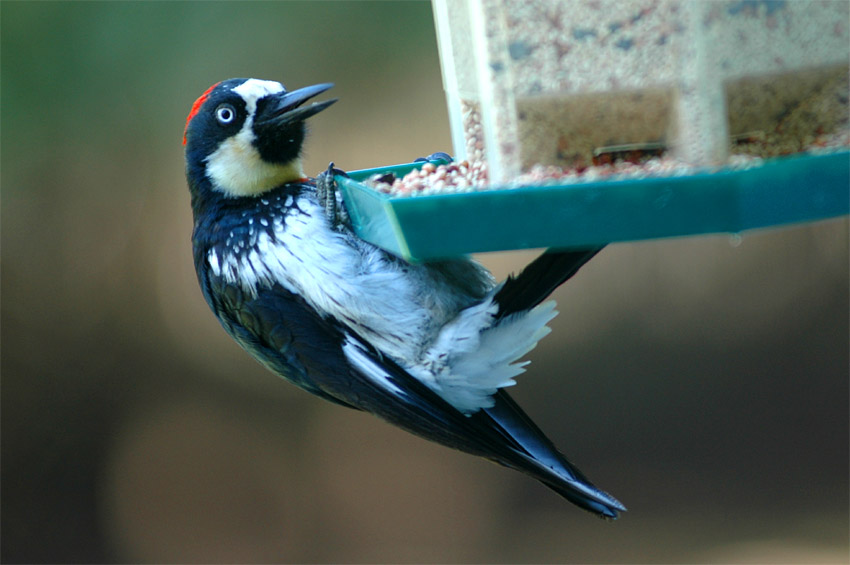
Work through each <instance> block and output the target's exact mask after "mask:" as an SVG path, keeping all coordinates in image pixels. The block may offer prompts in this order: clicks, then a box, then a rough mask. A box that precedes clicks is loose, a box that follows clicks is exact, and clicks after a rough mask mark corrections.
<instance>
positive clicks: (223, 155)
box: [207, 78, 304, 197]
mask: <svg viewBox="0 0 850 565" xmlns="http://www.w3.org/2000/svg"><path fill="white" fill-rule="evenodd" d="M283 90H284V88H283V85H282V84H280V83H279V82H274V81H270V80H257V79H253V78H252V79H249V80H246V81H245V82H243V83H242V84H240V85H239V86H237V87H236V88H234V89H233V91H234V92H236V93H237V94H239V95H240V96H241V97H242V99H243V100H245V109H246V111H247V113H248V117H247V118H245V123H244V124H243V125H242V129H241V130H240V131H239V133H237V134H236V135H234V136H232V137H230V138H229V139H227V140H225V141H224V143H222V144H221V145H220V146H219V148H218V149H216V150H215V152H213V153H212V154H211V155H210V156H209V157H207V176H208V177H209V178H210V180H211V181H212V184H213V187H214V188H215V189H216V190H219V191H220V192H223V193H225V194H226V195H228V196H233V197H238V196H256V195H258V194H262V193H264V192H267V191H269V190H271V189H273V188H275V187H277V186H280V185H281V184H285V183H287V182H292V181H296V180H298V179H301V178H304V171H303V169H302V168H301V160H300V159H294V160H293V161H291V162H289V163H285V164H277V163H267V162H265V161H263V159H262V158H261V157H260V153H259V151H257V148H256V147H254V140H255V139H256V136H255V135H254V130H253V125H254V114H255V113H256V111H257V100H259V99H260V98H262V97H263V96H266V95H269V94H277V93H278V92H281V91H283Z"/></svg>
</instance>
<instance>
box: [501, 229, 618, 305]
mask: <svg viewBox="0 0 850 565" xmlns="http://www.w3.org/2000/svg"><path fill="white" fill-rule="evenodd" d="M603 247H605V246H604V245H603V246H600V247H592V248H588V249H571V250H555V249H550V250H548V251H546V252H545V253H543V254H542V255H541V256H540V257H538V258H537V259H535V260H534V261H532V262H531V263H529V265H528V266H527V267H526V268H525V269H523V270H522V272H521V273H520V274H519V275H517V276H516V277H515V276H513V275H511V276H509V277H508V279H507V280H506V281H505V284H504V285H503V286H502V288H501V289H499V291H498V292H497V293H496V297H495V301H496V303H497V304H498V305H499V312H498V313H497V314H496V318H497V319H499V318H504V317H505V316H510V315H511V314H515V313H517V312H523V311H525V310H530V309H531V308H534V307H535V306H537V305H538V304H540V303H541V302H543V301H544V300H545V299H546V298H547V297H548V296H549V295H550V294H552V292H553V291H554V290H555V289H556V288H558V287H559V286H561V285H562V284H564V283H565V282H566V281H567V280H569V279H570V277H572V276H573V275H574V274H576V272H578V270H579V269H580V268H581V267H582V266H583V265H584V264H585V263H587V262H588V261H590V260H591V259H592V258H593V257H594V256H595V255H596V254H597V253H599V252H600V251H601V250H602V249H603Z"/></svg>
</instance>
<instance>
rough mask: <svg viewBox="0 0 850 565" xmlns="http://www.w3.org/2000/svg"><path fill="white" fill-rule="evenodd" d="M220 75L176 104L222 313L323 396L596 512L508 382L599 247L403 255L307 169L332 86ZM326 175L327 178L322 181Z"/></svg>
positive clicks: (607, 513)
mask: <svg viewBox="0 0 850 565" xmlns="http://www.w3.org/2000/svg"><path fill="white" fill-rule="evenodd" d="M331 86H332V85H331V84H318V85H315V86H310V87H306V88H301V89H298V90H294V91H291V92H290V91H287V90H286V89H285V88H284V86H283V85H282V84H280V83H278V82H273V81H267V80H257V79H231V80H226V81H223V82H219V83H217V84H215V85H213V86H212V87H210V88H209V89H208V90H207V91H206V92H204V93H203V94H202V95H201V97H200V98H198V99H197V101H196V102H195V103H194V105H193V106H192V110H191V112H190V114H189V116H188V118H187V120H186V129H185V132H184V140H183V142H184V144H185V146H186V176H187V180H188V184H189V190H190V193H191V198H192V210H193V213H194V231H193V234H192V244H193V250H194V260H195V269H196V271H197V275H198V281H199V282H200V286H201V289H202V291H203V295H204V298H205V299H206V301H207V303H208V304H209V306H210V308H212V311H213V312H214V313H215V315H216V316H217V317H218V319H219V321H220V322H221V324H222V326H224V329H225V330H226V331H227V333H228V334H230V335H231V336H232V337H233V339H235V340H236V341H237V342H238V343H239V345H241V346H242V347H243V348H244V349H245V350H246V351H248V353H250V354H251V355H253V356H254V357H255V358H256V359H258V360H259V361H260V362H261V363H262V364H263V365H265V366H266V367H267V368H268V369H269V370H271V371H272V372H273V373H275V374H277V375H279V376H281V377H283V378H285V379H287V380H289V381H291V382H293V383H294V384H296V385H298V386H300V387H301V388H304V389H306V390H307V391H309V392H312V393H313V394H316V395H318V396H320V397H322V398H325V399H327V400H330V401H332V402H335V403H337V404H341V405H343V406H347V407H350V408H355V409H358V410H364V411H367V412H371V413H373V414H375V415H377V416H378V417H380V418H383V419H384V420H386V421H388V422H390V423H392V424H394V425H396V426H399V427H401V428H403V429H405V430H407V431H409V432H412V433H414V434H417V435H419V436H422V437H424V438H426V439H429V440H431V441H435V442H438V443H441V444H444V445H447V446H449V447H453V448H456V449H459V450H462V451H466V452H468V453H472V454H475V455H479V456H482V457H485V458H487V459H490V460H492V461H494V462H496V463H499V464H501V465H504V466H507V467H511V468H513V469H516V470H519V471H521V472H524V473H527V474H528V475H530V476H532V477H534V478H535V479H537V480H539V481H541V482H542V483H543V484H545V485H546V486H547V487H549V488H551V489H553V490H555V491H556V492H558V493H559V494H560V495H562V496H563V497H564V498H566V499H568V500H569V501H571V502H573V503H575V504H577V505H578V506H580V507H582V508H584V509H586V510H589V511H591V512H593V513H596V514H598V515H600V516H603V517H608V518H616V517H617V515H618V512H619V511H622V510H625V508H624V507H623V505H622V504H620V502H618V501H617V500H616V499H614V498H613V497H612V496H610V495H608V494H606V493H605V492H603V491H601V490H599V489H598V488H596V487H595V486H593V484H592V483H590V481H588V480H587V478H586V477H585V476H584V475H583V474H582V473H581V472H580V471H579V470H578V469H576V468H575V467H574V466H573V465H572V464H570V463H569V462H568V461H567V460H566V459H565V458H564V456H563V455H561V454H560V453H559V452H558V450H557V449H556V448H555V446H554V445H553V444H552V442H551V441H550V440H549V439H548V438H546V436H545V435H544V434H543V432H541V431H540V429H539V428H538V427H537V426H536V425H535V424H534V423H533V422H532V421H531V419H530V418H529V417H528V416H527V415H526V414H525V413H524V412H523V411H522V409H521V408H520V407H519V406H518V405H517V404H516V403H515V402H514V401H513V400H512V399H511V397H510V396H508V393H507V392H506V391H505V388H504V387H507V386H510V385H513V384H514V377H515V376H517V375H518V374H520V373H522V372H523V371H524V368H523V367H524V366H525V365H526V364H527V361H526V362H523V361H521V359H522V357H523V356H524V355H525V354H526V353H527V352H528V351H530V350H531V349H532V348H533V347H534V346H535V345H536V344H537V342H538V341H539V340H540V339H541V338H542V337H543V336H545V335H546V334H547V333H548V332H549V328H548V327H547V326H546V324H547V323H548V322H549V321H550V320H551V319H552V318H553V317H554V316H555V315H556V312H555V309H554V307H555V303H554V302H553V301H545V302H544V300H545V299H546V298H547V297H548V296H549V294H550V293H551V292H552V291H553V290H554V289H555V288H556V287H558V286H559V285H560V284H562V283H563V282H565V281H566V280H567V279H569V278H570V277H571V276H572V275H573V274H575V272H576V271H577V270H578V269H579V268H580V267H581V266H582V265H583V264H584V263H585V262H587V261H588V260H590V259H591V258H592V257H593V256H594V255H595V254H596V253H597V252H598V251H599V249H598V248H597V249H585V250H579V251H575V250H573V251H549V252H546V253H544V254H543V255H541V256H540V257H539V258H538V259H537V260H535V261H534V262H532V263H531V264H530V265H529V266H528V267H526V268H525V269H524V270H523V271H522V273H521V274H519V275H518V276H515V277H514V276H511V277H509V278H508V279H507V280H506V281H504V282H503V283H501V284H496V283H495V281H494V280H493V278H492V276H491V275H490V273H489V272H488V271H487V270H486V269H484V268H483V267H482V266H481V265H479V264H478V263H476V262H474V261H472V260H469V259H466V258H461V259H449V260H441V261H436V262H428V263H424V264H416V265H414V264H409V263H407V262H405V261H403V260H401V259H399V258H397V257H395V256H393V255H391V254H389V253H387V252H385V251H383V250H381V249H379V248H377V247H375V246H373V245H371V244H369V243H367V242H365V241H363V240H361V239H359V238H358V237H357V236H356V235H355V234H354V233H353V232H352V231H351V229H350V228H349V227H348V225H347V224H346V223H345V222H344V221H340V220H339V219H338V217H337V215H336V214H334V213H329V210H332V209H333V208H334V205H336V204H339V203H340V202H338V201H337V194H336V192H335V191H334V190H333V186H332V180H330V178H331V177H329V176H328V175H327V174H325V175H320V177H319V179H318V181H317V180H316V179H311V178H307V177H306V176H305V175H304V172H303V171H302V167H301V160H300V154H301V149H302V145H303V142H304V137H305V124H304V122H305V120H306V119H307V118H309V117H310V116H313V115H314V114H316V113H318V112H321V111H322V110H324V109H325V108H327V107H328V106H330V105H331V104H333V103H334V102H335V101H336V100H335V99H332V100H327V101H324V102H314V103H312V104H309V105H305V103H306V102H307V101H308V100H310V99H312V98H313V97H315V96H316V95H318V94H321V93H323V92H325V91H326V90H328V89H329V88H331ZM329 185H330V188H329Z"/></svg>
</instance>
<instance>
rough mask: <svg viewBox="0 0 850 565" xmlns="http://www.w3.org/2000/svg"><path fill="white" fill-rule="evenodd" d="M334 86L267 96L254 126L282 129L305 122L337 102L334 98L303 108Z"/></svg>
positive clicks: (313, 87)
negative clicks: (311, 99) (310, 100)
mask: <svg viewBox="0 0 850 565" xmlns="http://www.w3.org/2000/svg"><path fill="white" fill-rule="evenodd" d="M332 86H333V84H332V83H329V82H327V83H324V84H316V85H314V86H307V87H304V88H299V89H298V90H293V91H292V92H281V93H280V94H276V95H272V96H267V97H265V98H263V99H261V100H260V101H259V104H258V108H257V115H256V117H255V118H254V124H255V125H258V126H262V127H264V128H265V127H272V128H281V127H285V126H287V125H290V124H293V123H295V122H303V121H304V120H306V119H307V118H309V117H310V116H313V115H315V114H318V113H319V112H321V111H322V110H324V109H325V108H327V107H328V106H330V105H331V104H333V103H334V102H336V101H337V99H336V98H333V99H331V100H325V101H324V102H314V103H312V104H310V105H309V106H304V107H301V104H303V103H304V102H306V101H307V100H309V99H310V98H313V97H314V96H317V95H319V94H321V93H322V92H324V91H326V90H328V89H329V88H331V87H332Z"/></svg>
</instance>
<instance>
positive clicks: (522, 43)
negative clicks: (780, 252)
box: [433, 0, 850, 185]
mask: <svg viewBox="0 0 850 565" xmlns="http://www.w3.org/2000/svg"><path fill="white" fill-rule="evenodd" d="M433 7H434V15H435V20H436V24H437V34H438V44H439V48H440V58H441V64H442V70H443V82H444V86H445V90H446V95H447V99H448V107H449V118H450V122H451V127H452V140H453V144H454V150H455V154H456V156H458V157H459V158H461V159H468V160H470V161H475V160H479V159H486V160H487V162H488V167H489V171H490V182H491V184H494V185H498V184H504V183H509V182H511V180H513V179H515V178H516V177H518V176H519V175H520V174H522V173H524V172H526V171H528V170H529V169H530V168H531V167H532V166H533V165H535V164H542V165H555V166H559V167H564V168H572V167H582V166H587V165H591V164H594V163H597V162H599V160H603V162H604V160H605V159H606V156H607V155H608V154H611V155H613V156H616V154H617V153H618V152H622V151H628V150H638V151H641V152H643V153H644V154H645V153H651V154H666V155H669V156H672V157H674V158H676V159H678V160H681V161H683V162H685V163H688V164H691V165H695V166H717V165H722V164H724V163H726V162H727V161H728V159H729V157H730V156H731V155H734V154H739V153H742V154H750V155H756V156H760V157H773V156H780V155H791V154H795V153H798V152H801V151H804V150H805V149H806V148H807V147H808V146H810V145H812V144H815V143H817V140H818V139H819V138H820V137H823V136H828V135H830V134H833V133H835V132H840V131H842V130H844V131H846V129H847V127H848V126H847V124H848V96H847V93H848V66H850V36H849V35H848V27H850V2H848V1H847V0H835V1H807V0H788V1H783V0H725V1H723V0H653V1H650V0H633V1H629V0H587V1H570V0H433Z"/></svg>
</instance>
